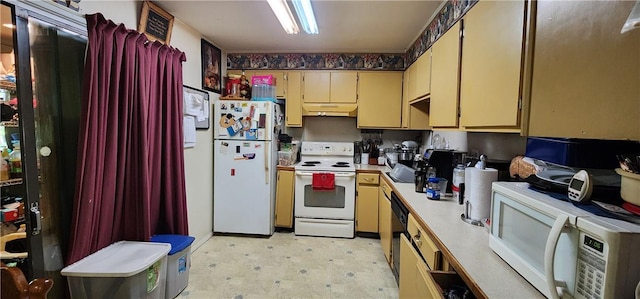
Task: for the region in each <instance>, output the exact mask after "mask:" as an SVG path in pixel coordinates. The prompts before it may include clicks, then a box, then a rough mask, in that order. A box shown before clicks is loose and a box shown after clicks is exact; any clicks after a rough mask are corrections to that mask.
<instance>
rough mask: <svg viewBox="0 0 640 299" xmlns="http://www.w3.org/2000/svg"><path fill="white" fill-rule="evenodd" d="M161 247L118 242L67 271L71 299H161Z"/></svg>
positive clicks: (163, 247) (163, 262)
mask: <svg viewBox="0 0 640 299" xmlns="http://www.w3.org/2000/svg"><path fill="white" fill-rule="evenodd" d="M170 250H171V245H169V244H165V243H151V242H135V241H119V242H116V243H113V244H111V245H109V246H107V247H105V248H103V249H101V250H99V251H97V252H95V253H93V254H91V255H89V256H87V257H85V258H83V259H81V260H79V261H77V262H75V263H73V264H71V265H69V266H67V267H65V268H64V269H62V271H61V272H60V273H61V274H62V275H64V276H67V282H68V284H69V292H70V295H71V298H105V299H107V298H109V299H111V298H164V297H165V282H166V275H167V269H166V267H167V253H169V251H170Z"/></svg>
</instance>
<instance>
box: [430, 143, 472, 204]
mask: <svg viewBox="0 0 640 299" xmlns="http://www.w3.org/2000/svg"><path fill="white" fill-rule="evenodd" d="M465 155H466V152H459V151H454V150H445V149H428V150H427V151H426V152H425V153H424V160H425V161H426V162H427V164H428V165H429V166H430V167H434V168H435V170H436V177H438V178H445V179H447V180H448V183H447V190H446V192H447V193H451V183H452V182H453V169H454V168H456V165H458V164H463V163H464V159H465Z"/></svg>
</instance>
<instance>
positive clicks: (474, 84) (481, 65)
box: [460, 0, 590, 132]
mask: <svg viewBox="0 0 640 299" xmlns="http://www.w3.org/2000/svg"><path fill="white" fill-rule="evenodd" d="M524 17H525V1H523V0H520V1H489V0H481V1H479V2H478V3H476V5H475V6H474V7H473V8H471V10H469V12H467V14H466V15H465V16H464V33H463V42H462V53H463V55H462V62H461V67H462V71H461V82H460V107H461V111H460V126H463V127H466V128H470V129H474V128H487V129H484V131H492V130H491V128H496V131H499V130H504V129H506V128H511V129H512V131H514V132H517V131H520V106H519V104H520V82H521V73H522V72H521V64H522V57H523V49H524V47H523V31H524V29H523V28H524ZM570 18H572V16H569V15H567V17H566V18H565V20H566V19H570ZM562 26H564V25H558V27H562ZM576 28H577V27H576ZM579 31H580V30H577V29H576V31H573V33H571V34H569V35H572V34H577V32H579ZM586 49H587V48H583V49H582V51H586V52H590V51H588V50H586ZM559 86H560V85H558V87H559Z"/></svg>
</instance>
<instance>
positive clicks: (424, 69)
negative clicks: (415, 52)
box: [411, 50, 431, 101]
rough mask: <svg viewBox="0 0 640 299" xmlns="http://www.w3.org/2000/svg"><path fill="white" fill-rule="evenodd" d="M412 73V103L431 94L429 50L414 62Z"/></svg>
mask: <svg viewBox="0 0 640 299" xmlns="http://www.w3.org/2000/svg"><path fill="white" fill-rule="evenodd" d="M414 64H415V65H416V69H415V72H414V75H415V78H414V79H412V80H411V81H412V82H413V85H412V86H411V87H412V90H413V97H412V98H411V99H412V101H415V100H421V99H425V98H426V97H428V96H429V94H430V93H431V50H427V51H426V52H424V53H423V54H422V55H420V57H418V59H417V60H416V62H415V63H414Z"/></svg>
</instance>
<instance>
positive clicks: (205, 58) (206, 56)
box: [202, 39, 222, 93]
mask: <svg viewBox="0 0 640 299" xmlns="http://www.w3.org/2000/svg"><path fill="white" fill-rule="evenodd" d="M221 58H222V52H220V49H218V48H217V47H216V46H214V45H212V44H210V43H209V42H207V41H206V40H204V39H203V40H202V89H204V90H209V91H213V92H215V93H220V92H221V86H222V83H221V81H222V78H221V76H220V74H221V73H222V70H221V65H220V63H221V62H220V61H221Z"/></svg>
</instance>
